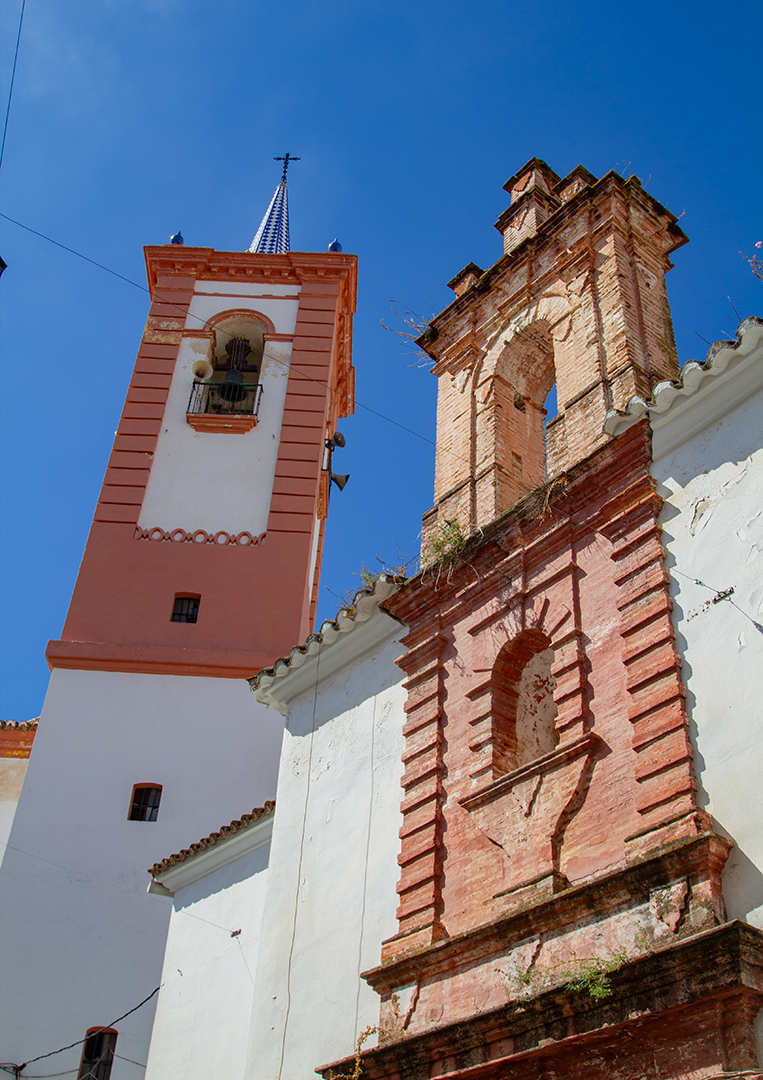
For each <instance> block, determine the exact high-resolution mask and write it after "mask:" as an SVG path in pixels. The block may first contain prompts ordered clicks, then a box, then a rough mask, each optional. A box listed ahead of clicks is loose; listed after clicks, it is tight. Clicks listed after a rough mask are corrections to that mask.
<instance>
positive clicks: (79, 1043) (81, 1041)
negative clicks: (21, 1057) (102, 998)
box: [18, 985, 161, 1072]
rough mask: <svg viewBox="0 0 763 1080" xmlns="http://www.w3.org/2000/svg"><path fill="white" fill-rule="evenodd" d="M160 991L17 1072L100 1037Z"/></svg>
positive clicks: (152, 992) (157, 988) (31, 1060)
mask: <svg viewBox="0 0 763 1080" xmlns="http://www.w3.org/2000/svg"><path fill="white" fill-rule="evenodd" d="M160 990H161V985H159V986H157V987H156V989H154V990H152V991H151V993H150V994H149V995H148V997H144V998H143V1000H142V1001H140V1002H138V1004H137V1005H135V1006H133V1008H132V1009H128V1010H127V1012H126V1013H122V1015H121V1016H118V1017H117V1018H116V1020H112V1021H111V1023H110V1024H104V1025H103V1027H100V1028H96V1030H95V1031H89V1032H88V1033H87V1035H85V1037H84V1038H82V1039H77V1040H76V1042H73V1043H69V1045H68V1046H62V1047H60V1049H58V1050H51V1051H50V1053H48V1054H38V1055H37V1057H33V1058H30V1059H29V1061H25V1062H24V1064H23V1065H19V1066H18V1071H19V1072H21V1071H22V1070H23V1069H25V1068H26V1067H27V1065H31V1064H32V1063H33V1062H35V1061H43V1060H44V1059H45V1058H49V1057H55V1056H56V1054H63V1052H64V1050H73V1049H74V1047H75V1046H81V1045H82V1043H83V1042H86V1041H87V1040H88V1039H91V1038H92V1037H93V1035H100V1034H101V1032H102V1031H108V1029H109V1028H113V1027H114V1026H115V1025H116V1024H118V1023H119V1022H120V1020H124V1019H125V1018H126V1017H128V1016H132V1014H133V1013H134V1012H137V1011H138V1009H141V1008H142V1007H143V1006H144V1005H145V1004H146V1002H148V1001H150V1000H151V998H152V997H154V995H155V994H158V993H159V991H160Z"/></svg>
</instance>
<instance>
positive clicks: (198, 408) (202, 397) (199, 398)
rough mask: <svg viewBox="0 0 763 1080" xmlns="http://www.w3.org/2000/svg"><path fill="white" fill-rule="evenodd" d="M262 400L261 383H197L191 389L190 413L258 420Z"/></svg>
mask: <svg viewBox="0 0 763 1080" xmlns="http://www.w3.org/2000/svg"><path fill="white" fill-rule="evenodd" d="M261 400H262V384H261V383H245V382H241V383H234V382H220V383H213V382H195V383H194V384H193V387H192V388H191V400H190V401H189V402H188V412H189V413H209V414H212V415H215V414H217V415H222V416H254V417H255V418H256V417H257V416H258V414H259V410H260V401H261Z"/></svg>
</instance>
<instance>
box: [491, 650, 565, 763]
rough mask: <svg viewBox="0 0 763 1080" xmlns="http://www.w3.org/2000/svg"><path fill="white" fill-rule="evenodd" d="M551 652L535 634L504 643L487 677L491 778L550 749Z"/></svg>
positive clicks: (553, 733)
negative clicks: (489, 697) (490, 737)
mask: <svg viewBox="0 0 763 1080" xmlns="http://www.w3.org/2000/svg"><path fill="white" fill-rule="evenodd" d="M553 663H554V650H553V649H552V648H551V641H550V639H549V638H548V637H547V636H546V635H545V634H544V633H542V632H541V631H540V630H525V631H523V632H522V633H521V634H519V635H518V637H516V638H514V639H513V640H512V641H508V642H507V643H506V644H505V645H504V646H503V648H502V649H501V651H500V652H499V653H498V656H497V657H496V661H495V664H494V665H493V670H492V674H491V680H490V683H491V713H492V720H491V724H492V740H491V741H492V748H493V777H494V778H495V777H498V776H503V775H505V774H506V773H509V772H511V771H512V770H514V769H517V768H519V767H520V766H522V765H526V764H527V763H528V762H530V761H534V760H535V759H536V758H539V757H542V756H543V755H544V754H549V753H551V751H552V750H554V749H555V747H556V745H557V743H558V741H559V737H558V734H557V730H556V717H557V711H558V710H557V706H556V702H555V701H554V690H555V689H556V680H555V678H554V676H553V674H552V671H551V668H552V665H553Z"/></svg>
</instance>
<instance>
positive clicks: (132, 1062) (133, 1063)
mask: <svg viewBox="0 0 763 1080" xmlns="http://www.w3.org/2000/svg"><path fill="white" fill-rule="evenodd" d="M114 1057H118V1058H119V1060H120V1061H129V1062H130V1064H131V1065H137V1066H138V1068H139V1069H145V1068H146V1066H145V1065H142V1064H141V1063H140V1062H139V1061H133V1059H132V1058H126V1057H123V1056H122V1054H114ZM28 1080H34V1078H33V1077H29V1078H28Z"/></svg>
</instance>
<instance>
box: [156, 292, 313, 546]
mask: <svg viewBox="0 0 763 1080" xmlns="http://www.w3.org/2000/svg"><path fill="white" fill-rule="evenodd" d="M261 288H263V287H261ZM267 289H268V294H269V295H268V296H266V297H263V296H261V295H257V293H256V291H255V286H252V285H247V284H245V283H237V282H229V283H226V284H225V285H222V284H220V283H218V282H215V281H204V280H202V281H197V282H196V286H195V290H194V297H193V299H192V301H191V306H190V309H189V313H188V317H187V319H186V327H187V329H188V330H190V331H196V332H197V333H198V331H199V330H200V329H201V328H203V327H204V326H205V324H206V322H207V321H208V320H209V319H212V318H214V317H216V316H219V315H221V314H222V313H224V312H226V311H238V312H240V311H242V310H243V311H247V310H249V309H251V310H252V312H253V315H252V319H251V320H247V319H246V318H245V317H242V316H241V315H238V316H233V317H231V319H229V320H224V321H223V322H221V323H218V324H217V333H216V334H215V341H214V342H212V341H210V340H209V339H208V338H205V337H199V336H188V337H185V338H183V340H182V342H181V346H180V351H179V353H178V358H177V362H176V364H175V370H174V373H173V377H172V385H171V386H170V391H169V396H168V399H167V406H166V409H165V413H164V425H163V427H162V430H161V432H160V433H159V438H158V441H157V446H156V451H155V453H154V457H153V462H152V466H151V474H150V477H149V481H148V486H147V488H146V494H145V497H144V500H143V505H142V507H141V512H140V517H139V519H138V523H139V525H140V526H141V527H142V528H145V529H152V528H157V527H158V528H163V529H166V530H172V529H185V530H186V531H192V530H195V529H206V530H207V532H212V533H215V532H218V531H219V530H221V529H222V530H225V531H226V532H228V533H232V534H234V535H235V534H237V533H239V532H242V531H244V530H246V531H248V532H250V533H251V534H252V535H253V536H259V535H260V534H261V533H263V532H265V530H266V528H267V524H268V513H269V510H270V496H271V492H272V490H273V479H274V476H275V469H276V460H277V457H278V445H279V440H280V434H281V421H282V418H283V409H284V401H285V398H286V384H287V380H288V376H289V361H290V358H291V350H292V346H291V342H286V341H266V342H265V349H264V353H263V357H262V365H261V369H260V376H259V382H260V385H261V386H262V401H261V405H260V411H259V422H258V424H257V426H256V427H255V428H252V430H251V431H246V432H240V433H237V434H235V435H230V434H228V433H215V432H209V431H204V432H200V431H196V430H194V428H192V427H191V426H190V425H189V424H188V423H187V422H186V412H187V409H188V401H189V398H190V395H191V388H192V386H193V383H194V374H193V371H192V367H193V365H194V363H195V362H196V361H197V360H200V359H206V360H207V361H209V362H213V361H214V359H215V358H217V359H219V358H220V357H222V356H224V353H225V341H226V340H227V337H228V334H234V335H235V334H238V333H241V334H242V335H244V336H248V334H249V333H251V331H252V330H253V329H255V327H256V314H254V313H260V314H262V315H265V316H266V317H267V318H269V319H270V320H271V322H272V323H273V324H274V326H275V332H276V333H277V334H293V333H294V328H295V325H296V320H297V308H298V306H299V286H296V285H290V286H285V285H280V286H279V285H268V286H267ZM271 294H272V295H271Z"/></svg>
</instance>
